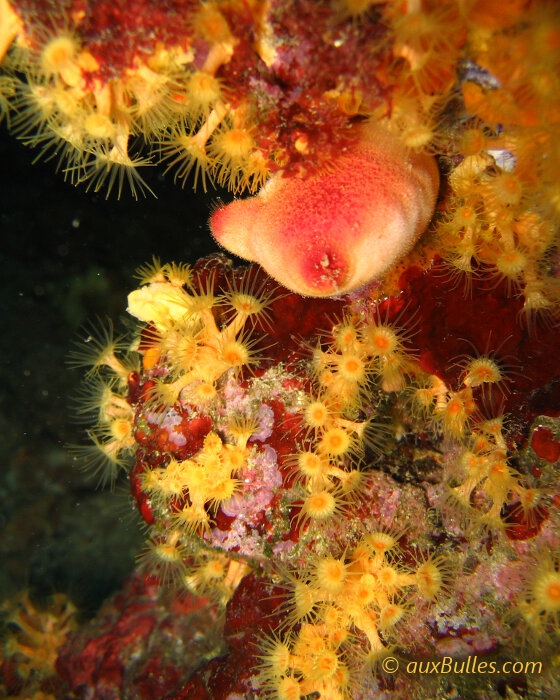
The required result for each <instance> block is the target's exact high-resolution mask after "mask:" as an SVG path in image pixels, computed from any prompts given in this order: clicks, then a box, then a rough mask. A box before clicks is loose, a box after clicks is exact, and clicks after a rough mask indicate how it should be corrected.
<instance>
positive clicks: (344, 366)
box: [340, 355, 364, 381]
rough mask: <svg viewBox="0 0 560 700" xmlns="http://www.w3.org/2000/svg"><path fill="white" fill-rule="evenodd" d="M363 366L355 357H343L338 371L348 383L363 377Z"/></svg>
mask: <svg viewBox="0 0 560 700" xmlns="http://www.w3.org/2000/svg"><path fill="white" fill-rule="evenodd" d="M363 369H364V365H363V363H362V361H361V360H360V358H359V357H357V356H355V355H348V356H343V358H342V363H341V366H340V370H341V373H342V375H343V376H344V377H345V378H346V379H348V380H350V381H359V380H360V379H362V377H363Z"/></svg>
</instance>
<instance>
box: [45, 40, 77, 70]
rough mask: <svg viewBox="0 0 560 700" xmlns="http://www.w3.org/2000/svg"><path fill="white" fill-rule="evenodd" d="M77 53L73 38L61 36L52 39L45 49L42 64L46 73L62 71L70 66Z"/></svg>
mask: <svg viewBox="0 0 560 700" xmlns="http://www.w3.org/2000/svg"><path fill="white" fill-rule="evenodd" d="M75 53H76V46H75V44H74V42H73V41H72V39H70V38H69V37H66V36H60V37H56V38H54V39H52V40H51V41H49V43H48V44H47V45H46V46H45V48H44V49H43V53H42V55H41V64H42V67H43V70H44V71H45V72H46V73H49V74H53V73H60V72H62V71H63V70H64V69H66V68H68V67H69V65H70V63H71V62H72V60H73V58H74V55H75Z"/></svg>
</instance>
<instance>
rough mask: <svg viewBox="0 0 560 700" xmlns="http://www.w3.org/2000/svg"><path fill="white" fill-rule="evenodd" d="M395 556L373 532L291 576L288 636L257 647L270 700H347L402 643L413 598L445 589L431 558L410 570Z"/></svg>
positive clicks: (392, 539)
mask: <svg viewBox="0 0 560 700" xmlns="http://www.w3.org/2000/svg"><path fill="white" fill-rule="evenodd" d="M398 555H399V550H398V544H397V538H396V536H394V535H393V534H391V533H390V532H385V531H377V532H371V533H369V534H367V535H366V536H364V537H363V539H362V540H361V541H360V542H359V543H358V544H357V546H356V547H354V548H353V549H351V550H349V551H347V552H345V553H343V554H342V555H341V556H339V557H335V556H333V555H327V556H315V557H313V558H312V559H311V560H310V561H309V562H307V563H306V564H305V565H304V567H303V570H300V572H299V574H297V575H295V574H294V577H293V580H292V581H291V589H292V591H291V595H290V598H289V603H288V606H287V607H288V610H289V614H288V624H289V626H290V629H289V631H288V632H287V634H285V635H284V637H283V638H280V637H272V638H268V639H265V640H263V643H262V651H263V653H262V656H261V664H260V671H261V676H262V679H263V684H264V687H265V688H266V689H267V691H268V692H269V693H270V696H271V697H274V698H299V697H300V696H302V695H306V694H307V693H311V692H314V691H315V692H316V691H319V692H320V694H321V697H325V698H329V700H336V699H337V698H347V697H352V693H351V690H352V688H353V687H354V686H355V685H356V684H357V683H359V676H360V673H363V671H364V670H365V669H368V668H372V667H373V668H374V667H375V666H376V665H377V663H378V662H380V661H381V660H382V659H383V657H384V656H386V655H387V653H388V652H389V650H390V648H391V645H392V644H393V643H394V642H396V641H398V640H399V639H400V636H401V635H400V631H399V627H400V626H401V624H402V623H403V621H405V620H406V614H407V610H408V608H409V606H410V605H411V603H412V601H413V599H414V597H415V596H416V604H419V601H420V600H421V599H424V600H428V601H433V600H435V599H436V598H437V597H438V596H439V595H440V594H441V593H442V592H443V591H444V589H445V587H446V576H447V574H448V567H447V565H446V563H445V561H444V560H442V559H440V558H437V557H429V558H426V559H424V560H422V561H420V562H418V565H417V567H416V569H411V568H408V567H405V566H404V565H402V564H401V563H399V562H398ZM358 639H360V640H361V643H360V644H357V643H356V640H358Z"/></svg>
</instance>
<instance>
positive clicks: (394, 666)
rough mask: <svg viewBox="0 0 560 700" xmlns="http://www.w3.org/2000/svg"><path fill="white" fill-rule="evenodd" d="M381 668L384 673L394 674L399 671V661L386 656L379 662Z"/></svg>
mask: <svg viewBox="0 0 560 700" xmlns="http://www.w3.org/2000/svg"><path fill="white" fill-rule="evenodd" d="M381 668H382V669H383V670H384V671H385V673H396V672H397V671H398V670H399V660H398V659H395V657H394V656H386V657H385V658H384V659H383V661H382V662H381Z"/></svg>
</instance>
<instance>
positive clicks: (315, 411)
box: [305, 401, 329, 428]
mask: <svg viewBox="0 0 560 700" xmlns="http://www.w3.org/2000/svg"><path fill="white" fill-rule="evenodd" d="M328 415H329V414H328V411H327V408H326V406H325V405H324V404H323V403H320V402H318V401H316V402H314V403H311V404H309V406H308V407H307V409H306V411H305V420H306V422H307V424H308V425H310V426H312V427H314V428H318V427H320V426H322V425H324V423H325V421H326V420H327V418H328Z"/></svg>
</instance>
